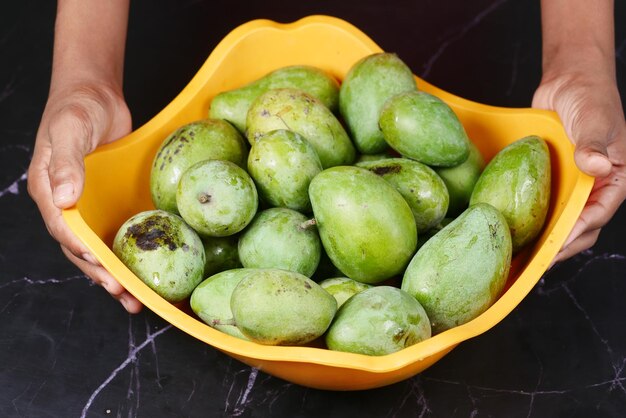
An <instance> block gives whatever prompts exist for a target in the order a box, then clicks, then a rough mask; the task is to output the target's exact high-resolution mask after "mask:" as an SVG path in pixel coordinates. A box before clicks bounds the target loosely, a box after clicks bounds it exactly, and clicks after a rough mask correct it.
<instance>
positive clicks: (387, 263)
mask: <svg viewBox="0 0 626 418" xmlns="http://www.w3.org/2000/svg"><path fill="white" fill-rule="evenodd" d="M309 196H310V198H311V204H312V206H313V215H314V216H315V219H316V221H317V228H318V230H319V233H320V238H321V239H322V245H323V246H324V249H325V250H326V253H327V254H328V257H329V258H330V259H331V261H332V262H333V264H334V265H335V266H337V268H339V270H341V271H342V272H343V274H345V275H346V276H348V277H349V278H351V279H353V280H357V281H359V282H363V283H370V284H373V283H379V282H382V281H384V280H386V279H388V278H390V277H393V276H394V275H396V274H399V273H401V272H402V271H403V270H404V268H405V267H406V265H407V264H408V262H409V261H410V259H411V257H412V255H413V253H414V252H415V247H416V245H417V229H416V226H415V218H414V217H413V213H412V212H411V208H410V207H409V205H408V203H407V202H406V201H405V200H404V198H403V197H402V195H401V194H400V193H399V192H398V191H397V190H396V189H394V187H393V186H392V185H391V184H389V182H387V181H385V180H384V179H382V178H380V177H379V176H377V175H376V174H374V173H372V172H370V171H369V170H366V169H364V168H361V167H354V166H342V167H333V168H329V169H327V170H324V171H322V172H321V173H320V174H318V175H317V176H316V177H315V178H314V179H313V181H311V185H310V186H309Z"/></svg>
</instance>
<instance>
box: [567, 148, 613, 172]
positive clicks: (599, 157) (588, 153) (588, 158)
mask: <svg viewBox="0 0 626 418" xmlns="http://www.w3.org/2000/svg"><path fill="white" fill-rule="evenodd" d="M574 161H576V165H577V166H578V168H579V169H580V170H581V171H583V172H584V173H586V174H589V175H590V176H593V177H598V178H604V177H606V176H608V175H609V174H610V172H611V168H612V167H613V164H612V163H611V161H610V160H609V157H608V155H607V150H606V145H605V144H604V143H602V142H599V141H595V140H584V139H583V140H579V141H578V142H577V144H576V150H575V152H574Z"/></svg>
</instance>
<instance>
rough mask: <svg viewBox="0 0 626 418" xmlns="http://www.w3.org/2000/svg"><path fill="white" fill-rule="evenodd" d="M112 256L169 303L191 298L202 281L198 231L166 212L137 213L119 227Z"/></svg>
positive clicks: (200, 245)
mask: <svg viewBox="0 0 626 418" xmlns="http://www.w3.org/2000/svg"><path fill="white" fill-rule="evenodd" d="M113 253H115V255H116V256H117V257H118V258H119V259H120V260H121V261H122V263H124V264H125V265H126V267H128V268H129V269H130V270H131V271H132V272H133V273H135V275H136V276H137V277H138V278H139V279H141V281H143V282H144V283H145V284H147V285H148V286H149V287H150V288H151V289H152V290H154V291H155V292H156V293H157V294H158V295H159V296H161V297H162V298H164V299H165V300H167V301H168V302H172V303H177V302H180V301H182V300H185V299H187V298H188V297H189V295H191V292H192V291H193V289H194V288H195V287H196V286H197V285H198V283H200V282H201V281H202V278H203V276H202V273H203V271H204V260H205V256H204V251H203V249H202V241H200V237H198V235H197V234H196V232H195V231H194V230H193V229H191V228H190V227H189V226H188V225H187V224H186V223H185V222H183V220H182V219H181V218H180V217H179V216H177V215H174V214H171V213H169V212H166V211H163V210H151V211H146V212H141V213H138V214H137V215H135V216H133V217H131V218H130V219H128V220H127V221H126V222H124V224H123V225H122V226H121V227H120V229H119V230H118V231H117V234H116V235H115V238H114V239H113Z"/></svg>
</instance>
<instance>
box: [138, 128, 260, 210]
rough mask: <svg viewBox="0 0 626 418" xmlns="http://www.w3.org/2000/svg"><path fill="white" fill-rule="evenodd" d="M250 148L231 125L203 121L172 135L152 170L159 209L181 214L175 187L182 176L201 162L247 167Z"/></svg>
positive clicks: (152, 185) (153, 190)
mask: <svg viewBox="0 0 626 418" xmlns="http://www.w3.org/2000/svg"><path fill="white" fill-rule="evenodd" d="M247 158H248V145H247V144H246V140H245V139H244V137H243V136H242V135H241V134H240V133H239V132H237V130H236V129H235V128H233V126H232V125H230V124H229V123H228V122H225V121H223V120H218V119H204V120H199V121H195V122H191V123H189V124H186V125H184V126H181V127H180V128H178V129H177V130H175V131H174V132H173V133H171V134H170V135H169V136H168V137H167V138H166V139H165V140H164V141H163V143H162V144H161V146H160V148H159V150H158V151H157V153H156V156H155V158H154V162H153V163H152V169H151V171H150V193H151V195H152V202H153V203H154V206H155V207H156V208H157V209H162V210H166V211H168V212H172V213H175V214H178V213H179V212H178V208H177V206H176V188H177V187H178V182H179V181H180V176H181V175H182V174H183V173H184V172H185V170H187V169H188V168H189V167H191V166H192V165H194V164H195V163H197V162H200V161H202V160H226V161H231V162H233V163H235V164H237V165H238V166H240V167H245V166H246V161H247Z"/></svg>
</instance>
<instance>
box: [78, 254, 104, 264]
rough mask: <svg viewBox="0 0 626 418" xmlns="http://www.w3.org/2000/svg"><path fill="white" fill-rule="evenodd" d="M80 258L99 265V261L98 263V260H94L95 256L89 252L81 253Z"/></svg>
mask: <svg viewBox="0 0 626 418" xmlns="http://www.w3.org/2000/svg"><path fill="white" fill-rule="evenodd" d="M82 258H83V260H85V261H86V262H88V263H91V264H94V265H96V266H99V265H100V263H98V260H96V258H95V257H94V256H93V255H91V254H90V253H83V255H82Z"/></svg>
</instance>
